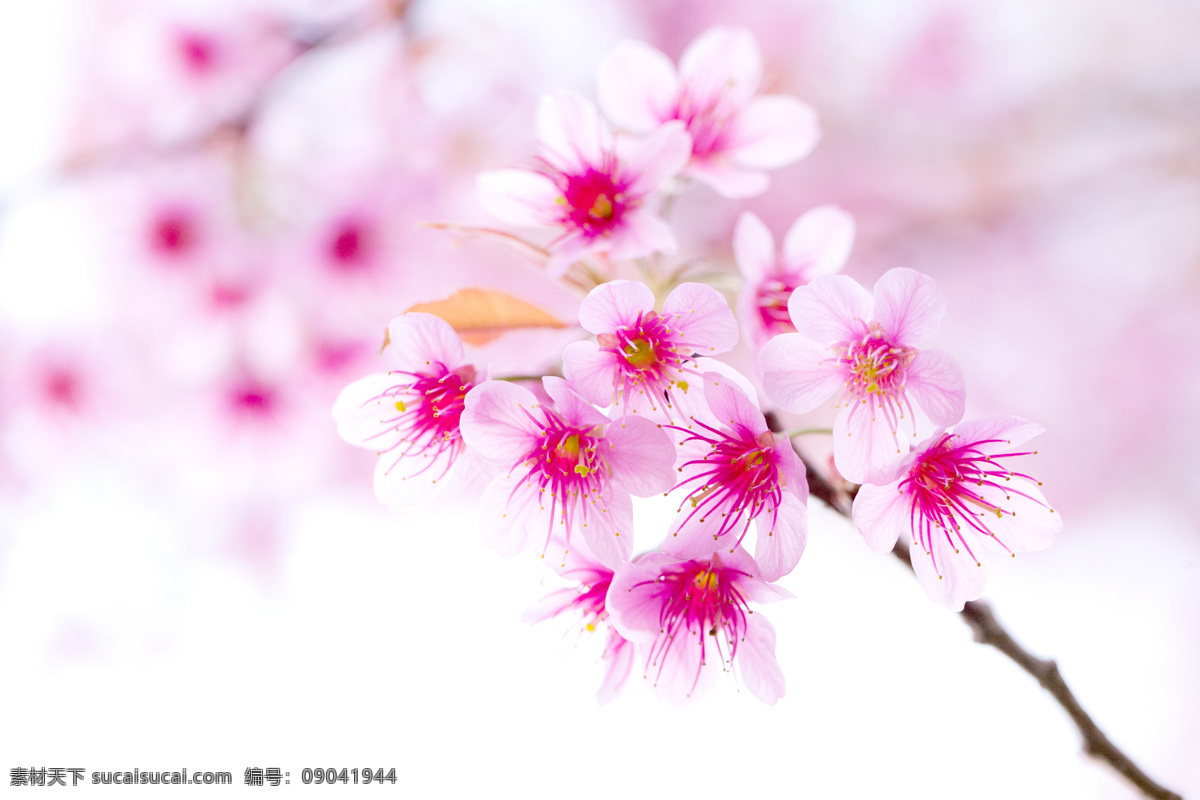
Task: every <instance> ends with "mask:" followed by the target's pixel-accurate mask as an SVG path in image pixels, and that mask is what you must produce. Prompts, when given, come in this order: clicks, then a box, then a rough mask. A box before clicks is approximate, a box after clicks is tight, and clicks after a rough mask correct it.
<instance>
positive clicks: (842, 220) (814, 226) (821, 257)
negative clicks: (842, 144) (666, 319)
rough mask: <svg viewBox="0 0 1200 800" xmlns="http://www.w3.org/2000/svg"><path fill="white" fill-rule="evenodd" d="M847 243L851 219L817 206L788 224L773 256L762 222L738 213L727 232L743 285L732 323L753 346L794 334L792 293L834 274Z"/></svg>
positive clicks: (849, 242)
mask: <svg viewBox="0 0 1200 800" xmlns="http://www.w3.org/2000/svg"><path fill="white" fill-rule="evenodd" d="M853 243H854V218H853V217H851V216H850V215H849V214H847V213H846V212H845V211H842V210H841V209H840V208H838V207H837V206H820V207H819V208H814V209H812V210H811V211H809V212H808V213H806V214H804V215H803V216H802V217H800V218H799V219H798V220H796V221H795V223H793V224H792V227H791V228H789V229H788V232H787V235H786V236H785V237H784V239H783V250H782V252H780V253H779V254H778V255H776V253H775V239H774V237H772V236H771V231H770V230H768V229H767V226H766V225H764V224H763V221H762V220H761V219H759V218H758V217H757V216H756V215H755V214H754V213H753V212H750V211H745V212H743V213H742V215H741V217H739V218H738V222H737V227H736V228H735V229H734V232H733V254H734V256H735V258H736V259H737V265H738V269H740V270H741V272H742V278H743V279H744V283H743V284H742V291H741V292H740V294H739V295H738V318H739V319H740V321H741V323H742V326H743V327H744V328H745V329H746V330H748V331H750V335H751V339H752V340H753V341H754V344H755V345H756V346H758V347H762V346H763V345H764V344H765V343H766V342H767V340H769V339H770V338H772V337H773V336H776V335H778V334H780V333H791V332H794V331H795V330H796V328H795V326H794V325H792V321H791V318H790V317H789V316H788V313H787V304H788V300H789V299H790V298H791V296H792V292H794V291H795V290H796V289H797V288H798V287H800V286H803V285H805V284H806V283H808V282H809V281H811V280H812V279H813V278H815V277H817V276H818V275H826V274H829V273H833V272H837V271H838V270H840V269H841V268H842V265H843V264H845V263H846V257H847V256H849V255H850V247H851V245H852V244H853Z"/></svg>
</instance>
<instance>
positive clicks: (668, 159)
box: [334, 29, 1060, 703]
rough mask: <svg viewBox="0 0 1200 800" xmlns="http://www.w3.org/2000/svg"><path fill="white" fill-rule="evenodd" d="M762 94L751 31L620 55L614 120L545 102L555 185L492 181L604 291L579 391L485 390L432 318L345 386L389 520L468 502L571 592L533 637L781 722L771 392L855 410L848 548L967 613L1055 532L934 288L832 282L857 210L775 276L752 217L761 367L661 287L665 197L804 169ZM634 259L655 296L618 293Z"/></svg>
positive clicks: (617, 684)
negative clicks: (722, 677)
mask: <svg viewBox="0 0 1200 800" xmlns="http://www.w3.org/2000/svg"><path fill="white" fill-rule="evenodd" d="M761 73H762V66H761V63H760V59H759V56H758V51H757V48H756V46H755V43H754V41H753V39H752V38H751V37H750V35H749V34H748V33H746V32H745V31H740V30H728V29H714V30H711V31H709V32H707V33H705V34H704V35H702V36H701V37H700V38H699V39H698V40H697V41H696V42H694V43H693V44H692V45H691V46H690V47H689V48H688V49H687V51H686V52H685V53H684V55H683V57H682V59H681V61H680V64H679V67H678V69H676V67H675V66H674V65H673V64H672V63H671V62H670V61H669V60H668V59H667V58H666V56H664V55H662V54H661V53H659V52H657V51H655V50H653V49H652V48H649V47H647V46H646V45H643V44H639V43H633V42H626V43H622V44H621V45H619V46H618V47H617V48H616V50H615V51H614V52H613V53H612V54H611V55H610V56H609V57H608V58H606V59H605V61H604V62H603V65H602V67H601V69H600V78H599V91H598V95H599V98H600V104H601V110H598V109H597V108H596V107H594V106H593V105H592V104H591V103H590V102H588V101H587V100H586V99H584V98H583V97H581V96H579V95H575V94H559V95H555V96H552V97H548V98H545V99H544V100H543V101H542V103H541V105H540V107H539V109H538V119H537V132H538V141H539V146H540V151H541V152H540V156H539V159H538V164H539V166H538V168H537V169H505V170H498V171H495V172H489V173H486V174H484V175H483V176H481V177H480V179H479V190H480V194H481V198H482V201H483V203H484V205H485V207H486V208H487V209H488V210H489V211H490V212H491V213H493V214H494V215H495V216H496V217H498V218H499V219H500V220H501V221H503V222H505V223H508V224H511V225H514V226H522V227H530V228H548V229H550V233H549V234H547V238H546V239H545V241H542V242H538V241H533V240H523V241H525V243H526V244H527V245H529V248H528V249H530V250H531V251H533V252H540V253H542V254H544V259H543V264H542V265H543V266H544V268H545V269H546V271H547V272H548V274H551V275H553V276H555V277H561V278H562V279H563V280H564V281H565V282H568V283H570V284H571V285H573V286H577V287H583V288H585V289H586V290H587V293H586V296H585V297H584V298H583V299H582V301H581V303H580V305H579V309H578V326H579V331H580V335H581V336H584V335H585V334H586V338H584V339H583V340H581V341H576V342H574V343H571V344H569V345H568V346H567V347H566V348H565V350H564V351H563V352H562V357H561V363H562V370H561V375H555V374H546V375H538V376H532V377H531V376H528V375H522V376H511V377H505V376H503V375H496V376H493V375H489V372H490V370H489V365H488V364H484V363H468V359H467V356H466V351H465V350H464V347H463V345H462V343H461V341H460V340H459V337H458V335H457V334H456V332H455V330H454V328H453V327H452V326H451V324H450V323H449V322H447V321H445V320H443V319H442V318H440V317H438V316H435V315H431V314H425V313H415V312H413V313H408V314H405V315H403V316H400V317H398V318H397V319H395V320H394V321H393V322H392V324H391V326H390V327H389V330H388V337H387V344H386V347H385V351H386V353H385V354H386V355H387V356H388V357H390V358H391V359H392V364H393V369H392V370H391V371H390V372H388V373H386V374H378V375H372V376H369V377H367V378H364V379H362V380H360V381H358V382H356V383H354V384H352V385H351V386H349V387H347V388H346V389H345V390H344V391H343V393H342V395H341V396H340V397H339V399H338V401H337V403H336V406H335V408H334V416H335V418H336V419H337V422H338V426H339V432H340V433H341V435H342V436H343V437H344V438H345V439H346V440H347V441H349V442H351V443H352V444H356V445H359V446H362V447H365V448H369V449H371V450H374V451H376V452H377V453H379V462H378V468H377V471H376V476H375V481H376V482H375V488H376V491H377V494H378V496H379V498H380V499H381V500H382V501H384V502H387V503H389V504H394V505H403V504H405V503H408V502H412V501H414V500H426V499H428V498H429V496H430V494H431V492H435V491H441V490H444V487H446V486H448V485H451V486H458V487H462V486H464V485H467V486H473V487H474V489H473V493H474V494H475V495H476V496H477V497H478V498H479V509H480V514H481V517H482V524H483V527H484V530H485V531H486V534H487V537H488V540H489V541H490V542H491V543H492V545H493V546H494V547H495V548H496V549H497V550H499V551H500V552H502V553H505V554H516V553H520V552H526V551H533V552H535V553H539V554H541V555H542V557H544V558H548V559H549V560H550V563H551V564H552V566H553V567H554V569H555V570H556V571H558V572H559V573H560V574H561V575H562V576H563V577H564V578H565V579H567V580H568V581H571V582H573V583H574V584H576V585H575V586H574V587H572V588H566V589H563V590H560V591H558V592H556V593H554V594H552V595H551V596H549V597H548V598H546V600H545V601H544V602H543V603H542V604H541V605H540V606H539V607H538V608H537V609H536V610H535V611H533V612H531V614H530V618H531V619H535V620H541V619H547V618H549V617H553V616H558V615H565V614H573V615H578V617H579V618H580V621H581V624H582V625H583V627H584V629H585V630H587V631H596V630H603V631H604V635H605V637H606V638H605V644H604V656H603V658H604V660H605V661H606V662H607V665H608V667H607V672H606V676H605V678H604V683H603V686H602V689H601V696H602V697H603V698H608V697H611V696H613V695H614V694H615V693H616V692H617V691H618V690H619V689H620V688H621V687H622V686H623V685H624V683H625V682H626V680H627V678H628V676H629V675H630V674H631V673H632V672H633V671H634V670H636V669H640V670H641V673H642V675H643V676H644V677H645V678H646V680H647V681H648V682H650V683H651V684H652V685H653V686H654V687H656V688H657V690H658V691H659V692H661V693H662V694H664V695H665V696H667V697H669V698H671V699H674V700H684V699H686V698H690V697H693V696H695V695H696V694H697V693H699V692H700V691H701V690H702V689H703V688H704V687H706V686H708V685H709V684H710V683H711V681H712V680H713V679H714V677H715V674H716V673H717V672H719V671H722V670H727V671H733V672H735V673H736V674H737V676H738V678H739V680H740V683H741V684H742V685H744V686H745V688H746V689H747V690H749V691H750V692H751V693H752V694H754V695H755V696H756V697H758V698H759V699H761V700H762V701H764V702H767V703H774V702H775V701H776V700H778V698H779V697H781V696H782V695H783V692H784V679H783V673H782V671H781V670H780V668H779V665H778V663H777V662H776V658H775V632H774V629H773V628H772V626H771V625H770V623H769V622H768V621H767V620H766V619H765V618H764V617H763V616H762V614H760V613H756V612H755V609H754V608H753V607H752V606H753V605H756V604H761V603H767V602H771V601H774V600H778V599H782V598H786V597H789V596H790V595H789V593H788V592H787V591H786V590H785V589H783V588H782V587H780V586H779V585H778V584H777V581H779V580H780V579H781V578H783V577H784V576H786V575H788V574H789V573H790V572H791V571H792V570H793V569H794V568H795V567H796V565H797V563H798V562H799V560H800V558H801V556H802V554H803V552H804V546H805V542H806V539H807V536H808V515H807V501H808V495H809V489H808V482H807V474H806V467H805V463H804V461H803V460H802V459H801V457H800V455H799V454H798V451H797V450H796V448H795V447H794V445H793V442H792V437H791V436H789V435H788V434H787V433H784V432H781V431H778V430H773V429H772V427H771V426H770V425H769V424H768V418H767V417H766V416H765V415H764V411H763V410H762V407H761V406H760V403H759V394H760V389H761V392H762V393H763V394H765V396H766V398H767V399H768V400H769V401H770V403H771V404H772V405H773V407H774V408H775V409H777V410H782V411H784V412H791V413H794V414H805V413H808V412H811V411H813V410H814V409H816V408H817V407H818V406H820V405H822V404H823V403H824V402H825V401H827V400H828V399H829V398H831V397H835V396H836V397H837V403H838V408H839V411H838V413H837V416H836V419H835V421H834V423H833V429H832V437H833V463H834V465H835V467H836V470H837V472H838V473H840V476H841V477H842V478H843V479H845V480H846V481H851V482H853V483H856V484H860V486H859V488H858V490H857V494H856V496H855V499H854V505H853V519H854V522H855V524H856V525H857V526H858V528H859V530H860V531H861V533H862V535H863V536H864V538H865V539H866V541H867V543H868V544H869V545H870V546H871V547H872V548H874V549H877V550H881V551H886V550H890V549H891V548H892V547H893V546H894V545H895V543H896V541H897V539H898V538H899V536H900V535H901V534H904V535H906V536H908V537H909V540H910V541H911V543H912V550H911V552H912V561H913V567H914V569H915V571H916V574H917V576H918V577H919V578H920V580H921V583H922V585H923V586H924V588H925V590H926V592H927V593H928V594H929V595H930V597H932V598H934V599H936V600H938V601H939V602H941V603H943V604H945V605H946V606H948V607H950V608H955V609H958V608H962V606H963V603H964V602H965V601H967V600H970V599H973V598H975V597H978V596H979V594H980V593H981V591H982V589H983V583H984V570H983V568H982V561H981V560H980V555H979V543H982V544H983V546H985V547H990V548H994V549H998V550H1000V551H1002V552H1007V553H1013V552H1015V551H1017V550H1033V549H1037V548H1040V547H1044V546H1046V545H1048V544H1049V543H1050V542H1051V541H1052V539H1053V536H1054V534H1055V533H1056V531H1057V530H1058V528H1059V526H1060V521H1059V518H1058V515H1057V514H1055V513H1054V511H1053V510H1052V509H1051V508H1050V507H1049V506H1048V504H1047V503H1046V501H1045V499H1044V497H1043V496H1042V495H1041V493H1040V491H1039V490H1038V488H1037V487H1038V485H1039V484H1038V483H1037V482H1036V481H1035V480H1034V479H1033V478H1031V477H1029V476H1028V475H1026V474H1024V473H1022V472H1017V471H1014V470H1013V469H1012V468H1011V467H1010V466H1009V463H1010V461H1011V460H1012V459H1015V458H1017V457H1020V456H1025V455H1028V454H1029V453H1028V452H1026V451H1025V450H1023V448H1022V445H1023V443H1024V442H1025V441H1027V440H1028V439H1029V438H1030V437H1032V436H1034V435H1035V434H1037V433H1038V432H1040V428H1038V427H1037V426H1035V425H1032V424H1030V423H1027V422H1024V421H1023V420H1018V419H1015V418H1012V417H989V418H983V419H976V420H971V421H967V422H962V421H961V420H962V417H963V414H964V407H965V392H964V388H963V379H962V374H961V372H960V370H959V368H958V366H957V364H956V363H955V362H954V361H953V359H951V357H950V356H948V355H947V354H945V353H943V352H942V351H940V350H936V349H928V348H923V347H921V345H922V344H923V343H924V342H925V341H927V340H928V339H929V338H930V337H931V336H932V335H933V334H934V333H936V330H937V328H938V325H939V323H940V320H941V317H942V315H943V313H944V311H945V305H944V302H943V299H942V296H941V293H940V291H939V289H938V287H937V286H936V284H935V283H934V282H933V280H932V279H930V278H928V277H927V276H924V275H922V274H920V273H918V272H915V271H913V270H909V269H893V270H891V271H889V272H887V273H886V274H885V275H883V277H882V278H880V279H879V281H878V282H877V283H876V285H875V287H874V292H873V293H868V292H867V291H866V290H865V289H863V288H862V287H861V286H860V285H859V284H858V283H857V282H855V281H854V280H853V279H852V278H850V277H847V276H845V275H841V274H836V273H837V272H838V270H840V269H841V267H842V266H843V264H844V263H845V261H846V260H847V257H848V255H849V251H850V247H851V244H852V241H853V237H854V223H853V220H852V219H851V217H850V216H849V215H848V214H847V213H846V212H844V211H842V210H840V209H838V208H835V207H832V206H825V207H821V208H817V209H814V210H811V211H809V212H808V213H806V214H804V215H803V216H801V217H800V218H799V219H798V220H797V221H796V223H795V225H794V226H793V227H792V228H791V230H790V231H789V232H788V234H787V235H786V237H785V238H784V243H783V250H782V253H780V254H778V255H777V254H776V252H775V245H774V241H773V237H772V235H771V233H770V231H769V230H768V229H767V227H766V225H765V224H764V223H763V222H762V221H761V220H759V219H758V218H757V217H755V216H753V215H752V214H748V213H747V214H744V215H743V216H742V218H741V219H740V220H739V222H738V224H737V227H736V230H735V232H734V241H733V245H734V252H735V255H736V258H737V262H738V266H739V267H740V270H741V272H742V275H743V277H744V282H743V288H742V291H741V294H740V298H739V300H738V302H737V304H736V307H737V309H738V311H739V316H740V317H741V326H740V329H741V331H744V332H745V333H746V334H747V335H746V336H745V337H742V338H745V339H746V340H748V343H749V344H750V346H751V349H752V351H753V352H752V355H753V356H754V357H755V362H756V363H757V367H758V369H757V370H756V371H755V372H754V374H752V375H749V376H748V375H745V374H742V373H741V372H739V371H738V370H736V369H734V368H733V367H732V366H730V365H728V364H727V363H724V362H722V361H718V360H716V357H718V356H722V355H723V354H727V353H729V352H730V351H732V350H733V349H734V348H735V346H736V345H737V344H738V341H739V324H738V321H737V318H735V315H734V312H733V310H732V309H731V307H730V305H729V303H728V301H727V300H726V298H725V296H724V295H722V294H721V293H720V292H718V291H717V290H716V289H715V288H713V287H712V286H710V285H707V284H705V283H703V282H698V281H697V282H689V281H682V280H680V279H679V276H680V275H681V274H684V273H683V271H682V270H680V269H675V270H674V271H672V272H670V273H669V274H668V273H666V272H665V271H664V270H663V261H662V259H663V257H664V256H669V255H671V254H673V253H675V252H676V250H677V249H678V242H677V239H676V236H675V234H674V232H673V231H672V229H671V227H670V225H669V224H668V222H667V221H666V219H665V218H664V216H663V213H662V201H663V198H664V197H670V196H672V195H674V194H677V193H679V192H680V191H682V190H683V189H684V187H685V186H686V185H687V182H688V181H689V179H695V180H697V181H700V182H703V183H705V184H707V185H708V186H709V187H711V188H712V189H713V190H715V191H716V192H718V193H720V194H722V195H724V196H726V197H746V196H750V195H754V194H757V193H760V192H762V191H763V190H764V189H765V188H766V185H767V176H766V173H765V172H764V171H763V170H766V169H770V168H774V167H779V166H783V165H785V164H788V163H791V162H793V161H795V160H797V159H799V158H801V157H803V156H804V155H805V154H807V153H808V151H809V150H810V149H811V148H812V146H813V145H814V144H815V141H816V138H817V128H816V124H815V117H814V115H813V113H812V112H811V110H810V109H808V107H807V106H805V105H804V104H803V103H801V102H800V101H798V100H796V99H794V98H790V97H782V96H770V95H760V94H758V88H759V83H760V80H761ZM602 112H603V114H602ZM630 263H633V264H634V265H635V266H640V268H641V270H642V273H643V275H644V277H645V279H646V281H647V282H642V281H632V280H624V279H620V278H619V277H618V276H620V275H622V274H628V273H627V272H623V271H622V270H623V268H625V266H626V265H627V264H630ZM589 283H590V286H589ZM652 286H653V288H652ZM464 481H466V482H467V483H464ZM456 491H458V492H459V493H460V494H461V493H462V489H461V488H458V489H456ZM660 494H662V495H665V496H667V497H668V498H670V499H671V502H672V503H673V505H674V509H675V518H674V521H673V522H672V523H671V524H670V525H669V527H668V528H667V529H666V530H661V531H660V532H659V534H660V535H659V539H660V541H657V542H655V543H653V544H652V546H651V548H650V549H649V550H645V551H642V552H639V551H638V550H637V548H636V546H635V545H637V544H638V543H639V542H641V541H642V540H644V539H645V538H646V537H647V536H649V535H650V532H648V531H645V530H639V528H638V526H637V524H636V520H635V514H634V510H635V509H634V504H633V501H632V497H633V496H634V495H636V496H638V497H647V498H648V497H653V496H655V495H660ZM1018 512H1019V515H1018ZM635 540H636V541H635Z"/></svg>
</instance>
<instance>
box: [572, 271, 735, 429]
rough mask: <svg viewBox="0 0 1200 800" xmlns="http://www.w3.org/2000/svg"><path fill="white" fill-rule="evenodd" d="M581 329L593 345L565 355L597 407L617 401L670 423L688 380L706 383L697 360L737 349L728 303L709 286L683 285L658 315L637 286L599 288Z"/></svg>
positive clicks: (586, 306)
mask: <svg viewBox="0 0 1200 800" xmlns="http://www.w3.org/2000/svg"><path fill="white" fill-rule="evenodd" d="M579 324H580V325H582V326H583V328H584V329H585V330H587V331H589V332H591V333H594V334H596V341H595V342H575V343H574V344H571V345H569V346H568V347H567V348H566V350H565V351H564V352H563V368H564V371H565V374H566V376H567V378H568V379H569V380H570V381H571V382H572V383H573V384H574V385H575V386H576V388H577V389H578V390H579V392H580V394H582V395H583V396H584V397H586V398H588V399H589V400H591V401H592V402H593V403H597V404H598V405H602V406H607V405H610V404H612V403H616V402H620V403H622V404H623V406H624V408H625V410H626V411H627V412H629V413H632V414H643V415H646V414H649V415H654V416H656V417H660V418H665V419H671V418H672V414H671V410H672V409H674V408H675V407H676V405H677V404H678V402H679V400H680V399H681V398H683V397H684V396H685V395H686V393H687V391H688V388H689V387H690V385H691V384H690V383H689V381H695V382H698V381H700V380H701V373H700V371H699V370H697V369H696V367H695V360H696V357H697V356H698V355H703V356H709V355H716V354H717V353H724V352H727V351H729V350H731V349H733V346H734V345H735V344H737V338H738V328H737V321H736V320H735V319H734V318H733V312H731V311H730V310H729V304H728V303H726V302H725V298H724V297H722V296H721V294H720V293H719V292H718V291H717V290H716V289H713V288H712V287H710V286H705V285H704V284H700V283H683V284H680V285H679V286H677V287H676V288H675V290H674V291H672V292H671V294H669V295H668V296H667V299H666V300H665V301H663V310H662V313H659V312H657V311H655V310H654V293H653V292H652V291H650V288H649V287H648V286H646V285H645V284H643V283H638V282H636V281H611V282H609V283H604V284H601V285H600V286H597V287H596V288H595V289H593V290H592V292H591V293H590V294H589V295H588V296H587V298H586V299H585V300H584V301H583V304H582V305H581V306H580V307H579Z"/></svg>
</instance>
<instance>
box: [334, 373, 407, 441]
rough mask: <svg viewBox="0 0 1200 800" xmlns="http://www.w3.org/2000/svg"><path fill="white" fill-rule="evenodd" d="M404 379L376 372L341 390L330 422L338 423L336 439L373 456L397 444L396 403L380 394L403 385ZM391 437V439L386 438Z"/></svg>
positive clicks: (400, 376) (405, 378) (402, 376)
mask: <svg viewBox="0 0 1200 800" xmlns="http://www.w3.org/2000/svg"><path fill="white" fill-rule="evenodd" d="M407 380H408V376H406V375H391V374H385V373H382V372H377V373H375V374H374V375H367V376H366V377H365V378H359V379H358V380H356V381H355V382H354V383H352V384H350V385H349V386H347V387H346V388H345V389H342V391H341V393H340V394H338V397H337V400H336V401H335V402H334V404H333V418H334V420H335V421H336V422H337V432H338V436H340V437H342V439H343V440H344V441H345V442H347V443H349V444H352V445H354V446H355V447H364V448H366V449H368V450H375V451H376V452H378V451H381V450H386V449H388V448H390V447H392V446H393V445H394V444H396V442H397V439H398V438H399V434H398V433H396V432H395V430H394V428H395V427H396V423H395V422H393V421H392V420H394V419H395V417H396V408H395V401H393V400H391V399H385V398H383V397H382V395H383V393H384V392H385V391H387V390H388V389H390V388H391V387H393V386H395V385H396V384H397V383H400V382H402V381H404V382H406V381H407ZM389 434H390V435H389Z"/></svg>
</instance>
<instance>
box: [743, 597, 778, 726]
mask: <svg viewBox="0 0 1200 800" xmlns="http://www.w3.org/2000/svg"><path fill="white" fill-rule="evenodd" d="M737 670H738V673H739V674H740V675H741V676H742V681H743V682H744V683H745V684H746V690H747V691H749V692H750V694H752V695H754V696H755V697H757V698H758V699H759V700H761V701H763V702H764V703H766V704H767V705H769V706H773V705H775V703H776V702H778V700H779V698H781V697H783V692H784V687H785V682H784V679H783V670H781V669H780V668H779V662H778V661H776V659H775V628H774V627H773V626H772V625H771V622H770V620H768V619H767V618H766V617H764V616H762V615H761V614H755V615H753V616H752V617H750V619H749V621H748V624H747V625H746V637H745V639H743V640H742V641H741V642H740V643H739V645H738V651H737Z"/></svg>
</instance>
